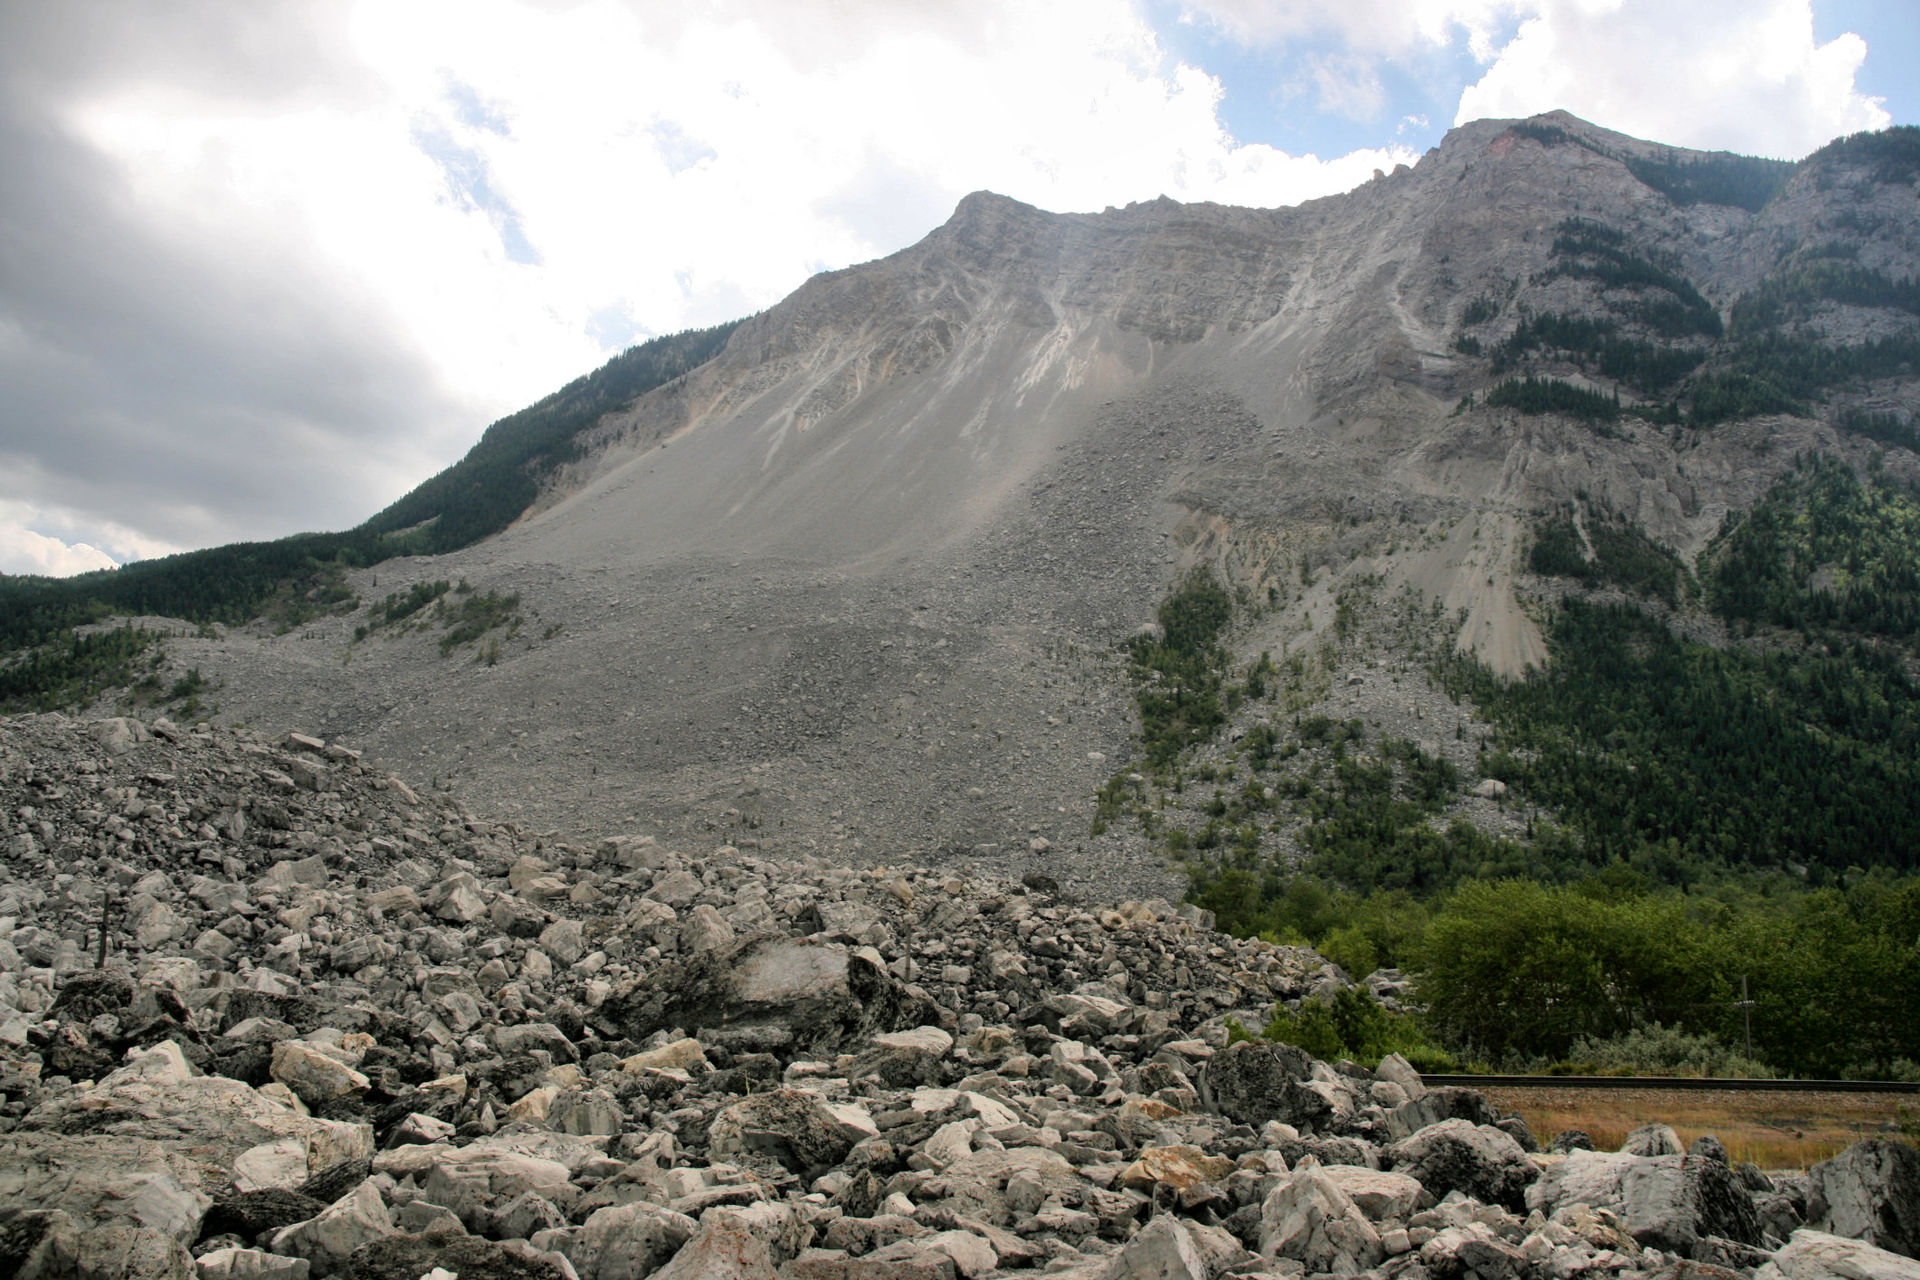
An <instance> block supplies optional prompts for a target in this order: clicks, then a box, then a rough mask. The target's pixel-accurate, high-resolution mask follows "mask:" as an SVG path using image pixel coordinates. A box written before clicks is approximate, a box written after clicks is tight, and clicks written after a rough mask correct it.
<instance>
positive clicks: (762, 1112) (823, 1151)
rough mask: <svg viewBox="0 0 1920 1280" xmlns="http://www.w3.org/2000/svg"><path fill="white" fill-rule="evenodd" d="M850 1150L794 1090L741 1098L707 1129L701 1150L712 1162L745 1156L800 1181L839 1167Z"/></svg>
mask: <svg viewBox="0 0 1920 1280" xmlns="http://www.w3.org/2000/svg"><path fill="white" fill-rule="evenodd" d="M852 1146H853V1143H852V1141H851V1140H850V1139H849V1138H848V1137H847V1136H846V1133H845V1131H844V1130H843V1128H842V1126H841V1124H840V1122H839V1120H838V1119H837V1118H836V1117H835V1116H834V1115H833V1114H832V1113H831V1112H829V1111H828V1110H827V1109H826V1107H825V1106H824V1105H823V1104H822V1103H821V1101H820V1099H819V1098H818V1097H816V1096H815V1095H814V1094H811V1093H802V1092H800V1091H799V1090H796V1089H775V1090H774V1091H773V1092H771V1093H761V1094H755V1095H753V1096H752V1097H749V1098H744V1099H742V1100H741V1101H739V1102H736V1103H733V1104H732V1105H731V1106H728V1107H726V1108H724V1109H722V1110H721V1111H720V1113H719V1114H718V1115H716V1116H715V1117H714V1118H713V1123H712V1124H711V1125H709V1126H708V1128H707V1149H708V1150H709V1151H710V1152H711V1153H712V1154H713V1155H715V1156H716V1157H724V1156H734V1155H743V1154H749V1153H750V1154H753V1155H757V1156H761V1157H764V1158H766V1159H769V1160H773V1161H776V1162H777V1163H779V1164H780V1165H782V1166H783V1167H785V1168H787V1169H789V1170H791V1171H792V1172H794V1173H798V1174H801V1175H803V1176H806V1177H813V1176H815V1175H817V1174H819V1173H820V1172H822V1171H824V1170H825V1169H827V1168H829V1167H830V1166H832V1165H836V1164H838V1163H840V1161H841V1160H842V1159H844V1158H845V1156H846V1154H847V1152H848V1151H849V1150H850V1149H851V1148H852Z"/></svg>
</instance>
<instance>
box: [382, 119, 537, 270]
mask: <svg viewBox="0 0 1920 1280" xmlns="http://www.w3.org/2000/svg"><path fill="white" fill-rule="evenodd" d="M413 145H414V146H416V147H418V148H420V150H421V151H422V152H423V153H424V154H425V155H426V156H427V158H428V159H430V160H432V161H433V162H434V163H435V164H436V165H438V166H439V167H440V173H441V175H442V176H443V177H445V178H446V180H447V190H448V191H449V192H451V193H452V195H453V197H454V199H455V200H457V201H458V202H459V203H460V204H461V206H462V207H464V208H468V209H478V210H479V211H480V212H482V213H484V214H486V215H487V219H488V220H489V221H490V222H492V223H493V228H494V231H495V232H496V233H497V234H498V235H499V237H500V248H501V249H502V251H504V252H505V253H506V255H507V260H508V261H509V262H518V263H521V264H523V265H526V266H530V267H537V266H539V265H540V253H539V250H537V249H535V248H534V247H533V242H532V241H530V240H528V239H527V233H526V230H525V228H523V227H522V226H521V225H520V211H519V210H517V209H515V208H514V207H513V204H512V202H511V201H509V200H507V199H506V198H505V197H503V196H501V195H499V194H498V193H496V192H495V191H494V189H493V186H492V184H491V183H490V182H489V181H488V180H487V161H486V157H484V156H482V155H481V154H480V153H479V152H477V151H475V150H474V149H473V148H471V147H467V146H462V145H461V144H460V143H459V142H457V141H455V140H454V139H453V137H452V136H451V135H449V134H448V133H447V132H446V130H444V129H441V128H438V127H431V126H420V127H416V128H415V129H414V131H413Z"/></svg>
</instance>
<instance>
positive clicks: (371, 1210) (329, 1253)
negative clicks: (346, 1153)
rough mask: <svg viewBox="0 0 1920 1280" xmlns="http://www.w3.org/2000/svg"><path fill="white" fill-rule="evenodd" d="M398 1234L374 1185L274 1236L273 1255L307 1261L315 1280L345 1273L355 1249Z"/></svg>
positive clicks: (364, 1186) (362, 1186) (365, 1185)
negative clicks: (340, 1272) (285, 1255)
mask: <svg viewBox="0 0 1920 1280" xmlns="http://www.w3.org/2000/svg"><path fill="white" fill-rule="evenodd" d="M397 1234H399V1232H398V1229H397V1228H396V1227H395V1226H394V1225H393V1219H392V1217H391V1216H389V1215H388V1213H387V1206H386V1203H385V1202H384V1201H383V1200H381V1198H380V1192H379V1190H378V1188H376V1187H375V1186H374V1185H373V1183H372V1181H371V1180H369V1181H366V1182H362V1183H361V1184H360V1185H359V1186H358V1187H357V1188H355V1189H354V1190H352V1191H350V1192H348V1193H347V1194H346V1195H344V1196H342V1197H340V1198H339V1199H338V1200H336V1201H334V1202H333V1203H332V1204H330V1205H328V1206H327V1207H326V1208H325V1209H323V1210H321V1211H320V1212H319V1213H318V1214H317V1215H315V1216H314V1217H311V1218H309V1219H307V1220H306V1221H305V1222H296V1223H294V1224H293V1225H292V1226H290V1227H282V1228H280V1230H278V1231H276V1232H274V1233H273V1251H274V1252H275V1253H284V1254H287V1255H289V1256H291V1257H295V1258H305V1259H306V1260H307V1261H308V1262H309V1263H311V1264H312V1266H313V1274H314V1275H315V1276H316V1277H324V1276H330V1275H332V1274H334V1273H335V1272H336V1271H344V1270H345V1269H346V1265H347V1259H348V1258H349V1257H350V1256H352V1254H353V1251H354V1250H355V1249H358V1248H360V1247H361V1246H362V1245H367V1244H372V1243H373V1242H374V1241H376V1240H381V1239H384V1238H385V1237H387V1236H391V1235H397Z"/></svg>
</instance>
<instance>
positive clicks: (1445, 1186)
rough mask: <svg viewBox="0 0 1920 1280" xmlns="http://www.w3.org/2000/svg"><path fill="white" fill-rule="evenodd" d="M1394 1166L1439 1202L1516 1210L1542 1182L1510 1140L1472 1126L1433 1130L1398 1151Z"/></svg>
mask: <svg viewBox="0 0 1920 1280" xmlns="http://www.w3.org/2000/svg"><path fill="white" fill-rule="evenodd" d="M1434 1092H1435V1093H1438V1092H1439V1091H1438V1090H1435V1091H1434ZM1428 1096H1429V1097H1431V1096H1433V1095H1432V1094H1429V1095H1428ZM1393 1160H1394V1169H1395V1171H1396V1172H1398V1173H1404V1174H1406V1175H1407V1176H1408V1177H1410V1178H1412V1179H1414V1180H1415V1181H1416V1182H1418V1183H1419V1184H1420V1185H1421V1186H1423V1187H1425V1188H1426V1189H1427V1192H1428V1194H1430V1195H1432V1196H1433V1197H1434V1198H1435V1199H1439V1198H1440V1197H1442V1196H1444V1195H1446V1194H1447V1193H1448V1192H1449V1191H1458V1192H1460V1193H1461V1194H1463V1195H1469V1196H1472V1197H1473V1198H1474V1199H1476V1200H1479V1201H1481V1202H1483V1203H1486V1204H1499V1205H1505V1206H1506V1207H1507V1208H1509V1209H1516V1210H1517V1209H1520V1208H1521V1207H1522V1206H1523V1205H1524V1204H1525V1202H1526V1195H1527V1188H1528V1187H1529V1186H1531V1185H1532V1184H1533V1181H1534V1179H1536V1178H1538V1177H1539V1176H1540V1170H1539V1169H1538V1168H1537V1167H1535V1165H1534V1163H1533V1161H1531V1160H1529V1159H1527V1153H1526V1152H1525V1151H1524V1150H1522V1149H1521V1147H1520V1144H1519V1143H1517V1142H1515V1141H1514V1140H1513V1138H1512V1137H1511V1136H1509V1135H1508V1134H1506V1133H1505V1132H1503V1131H1501V1130H1499V1129H1496V1128H1494V1127H1493V1126H1492V1125H1487V1124H1474V1123H1472V1122H1471V1121H1468V1120H1442V1121H1441V1122H1440V1123H1439V1124H1434V1125H1428V1126H1427V1127H1426V1128H1424V1129H1422V1130H1420V1131H1419V1132H1418V1133H1416V1134H1414V1135H1413V1136H1412V1137H1411V1138H1408V1139H1407V1140H1406V1141H1405V1142H1402V1143H1399V1144H1398V1145H1396V1146H1395V1147H1394V1148H1393Z"/></svg>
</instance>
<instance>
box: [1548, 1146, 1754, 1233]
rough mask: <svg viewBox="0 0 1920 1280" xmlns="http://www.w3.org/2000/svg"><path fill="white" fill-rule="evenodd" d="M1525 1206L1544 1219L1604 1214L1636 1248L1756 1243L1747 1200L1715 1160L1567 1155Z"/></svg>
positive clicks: (1625, 1154) (1740, 1185)
mask: <svg viewBox="0 0 1920 1280" xmlns="http://www.w3.org/2000/svg"><path fill="white" fill-rule="evenodd" d="M1526 1199H1527V1207H1528V1208H1529V1209H1538V1210H1540V1211H1541V1212H1543V1213H1546V1214H1548V1215H1549V1216H1551V1215H1552V1214H1553V1213H1554V1211H1555V1210H1557V1209H1559V1208H1561V1207H1562V1206H1564V1205H1573V1204H1585V1205H1588V1206H1591V1207H1592V1208H1595V1209H1608V1210H1611V1211H1612V1212H1613V1213H1614V1214H1616V1215H1617V1216H1618V1217H1619V1219H1620V1221H1621V1222H1622V1223H1623V1224H1624V1225H1625V1227H1626V1229H1627V1233H1628V1234H1629V1235H1631V1236H1632V1237H1633V1238H1634V1239H1635V1240H1637V1241H1639V1242H1640V1243H1641V1244H1643V1245H1649V1246H1651V1247H1653V1248H1657V1249H1664V1250H1667V1251H1668V1252H1671V1253H1680V1254H1691V1253H1692V1251H1693V1247H1694V1245H1695V1244H1697V1243H1698V1242H1699V1241H1700V1239H1701V1238H1702V1237H1704V1236H1720V1237H1723V1238H1725V1239H1728V1240H1737V1241H1739V1242H1740V1243H1741V1244H1750V1245H1757V1244H1759V1243H1760V1242H1761V1232H1760V1218H1759V1215H1758V1214H1757V1213H1756V1212H1755V1211H1754V1207H1753V1196H1752V1193H1751V1192H1749V1191H1748V1190H1747V1188H1746V1186H1745V1184H1744V1183H1742V1182H1741V1181H1740V1178H1739V1176H1738V1175H1737V1174H1735V1173H1734V1172H1733V1171H1732V1170H1731V1169H1729V1168H1727V1166H1726V1165H1724V1164H1722V1163H1721V1162H1720V1161H1718V1160H1708V1159H1703V1158H1701V1157H1699V1156H1681V1155H1666V1156H1636V1155H1632V1154H1630V1153H1628V1152H1624V1151H1571V1152H1568V1153H1567V1158H1566V1159H1565V1160H1563V1161H1561V1162H1560V1163H1559V1164H1557V1165H1555V1166H1553V1167H1552V1168H1550V1169H1548V1170H1547V1171H1546V1173H1544V1174H1543V1175H1542V1176H1541V1178H1540V1180H1539V1181H1538V1182H1536V1183H1534V1185H1533V1186H1532V1187H1530V1188H1528V1190H1527V1198H1526Z"/></svg>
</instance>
